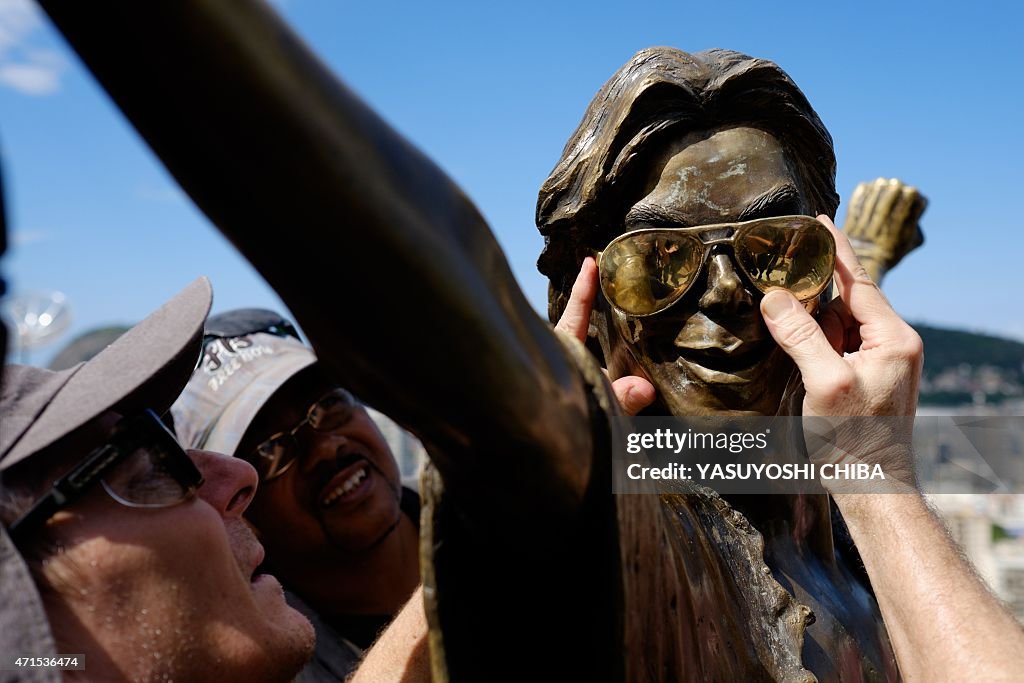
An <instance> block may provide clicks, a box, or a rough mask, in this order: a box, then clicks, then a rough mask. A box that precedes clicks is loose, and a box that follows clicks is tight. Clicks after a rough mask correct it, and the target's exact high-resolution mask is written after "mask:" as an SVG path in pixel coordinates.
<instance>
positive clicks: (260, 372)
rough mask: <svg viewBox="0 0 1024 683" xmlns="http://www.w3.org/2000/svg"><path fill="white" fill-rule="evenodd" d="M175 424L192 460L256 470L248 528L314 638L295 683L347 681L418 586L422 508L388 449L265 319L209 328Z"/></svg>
mask: <svg viewBox="0 0 1024 683" xmlns="http://www.w3.org/2000/svg"><path fill="white" fill-rule="evenodd" d="M172 415H173V417H174V423H175V429H176V430H177V433H178V436H179V438H180V439H181V442H182V443H183V444H185V445H186V446H188V447H192V448H201V449H209V450H215V451H218V452H223V453H228V454H233V455H235V456H236V457H238V458H241V459H243V460H246V461H247V462H250V463H251V464H252V465H253V466H254V467H255V468H256V471H257V472H258V473H259V476H260V485H259V490H258V492H257V493H256V496H255V499H254V501H253V503H252V505H251V506H250V507H249V509H248V511H247V512H246V519H248V520H249V521H250V522H251V523H252V525H253V526H254V528H255V529H256V532H257V534H258V535H259V538H260V541H261V542H262V543H263V545H264V546H265V547H266V549H267V559H266V564H267V566H268V567H270V568H271V569H272V570H273V572H274V573H275V574H276V575H278V576H280V577H281V580H282V582H283V583H284V585H285V587H286V588H287V590H288V593H287V595H288V599H289V602H290V603H291V604H292V605H293V606H295V607H296V608H298V609H299V610H300V611H302V612H303V613H304V614H306V616H307V617H309V618H310V620H311V621H312V622H313V624H314V626H315V627H316V631H317V649H316V654H315V656H314V659H313V661H311V662H310V664H309V665H308V666H307V667H306V669H304V670H303V672H302V673H301V675H300V677H299V680H300V681H318V680H325V681H326V680H340V679H343V678H344V677H345V676H347V675H348V674H349V673H351V672H352V671H353V670H354V669H355V667H356V665H357V664H358V662H359V658H360V657H361V655H362V652H363V650H365V649H366V648H368V647H369V646H370V644H372V642H373V641H374V640H375V639H376V637H377V635H378V634H379V633H380V632H381V631H382V630H383V628H384V627H385V626H386V625H387V624H388V622H389V621H390V620H391V619H392V617H393V616H394V615H395V614H396V613H397V612H398V611H399V609H400V608H401V607H402V605H403V604H405V602H406V601H407V600H408V599H409V596H410V595H411V594H412V592H413V591H414V590H415V588H416V586H417V584H418V583H419V561H418V533H419V531H418V527H419V497H418V496H417V495H416V493H415V492H413V491H411V490H410V489H407V488H403V487H402V485H401V479H400V474H399V468H398V465H397V463H396V462H395V458H394V456H393V455H392V452H391V449H390V448H389V446H388V443H387V441H386V440H385V439H384V437H383V436H382V435H381V433H380V431H379V430H378V429H377V426H376V425H375V423H374V421H373V420H372V418H371V417H370V415H369V414H368V413H367V411H366V409H365V408H364V407H363V406H362V405H360V404H359V403H358V402H357V401H356V400H355V399H354V398H353V397H352V395H351V394H350V393H349V392H348V391H346V390H345V389H344V388H342V387H339V386H338V385H337V383H336V382H335V381H333V380H332V378H331V376H330V375H329V374H328V373H326V372H325V370H324V369H323V368H322V367H321V366H320V365H319V364H318V363H317V361H316V356H315V355H314V354H313V352H312V350H310V349H309V348H308V347H307V346H306V345H305V344H303V343H302V342H301V341H300V340H299V338H298V333H297V332H296V331H295V328H294V327H293V326H292V325H291V323H289V322H288V321H287V320H285V319H284V318H282V317H281V316H280V315H278V314H276V313H274V312H272V311H266V310H261V309H240V310H234V311H229V312H227V313H222V314H220V315H217V316H213V317H211V318H210V319H209V320H208V321H207V325H206V336H205V338H204V344H203V356H202V359H201V361H200V364H199V367H198V368H197V369H196V371H195V373H194V375H193V376H192V379H191V380H189V382H188V384H187V386H186V387H185V390H184V391H183V392H182V395H181V396H180V397H179V399H178V400H177V401H176V402H175V404H174V407H173V409H172Z"/></svg>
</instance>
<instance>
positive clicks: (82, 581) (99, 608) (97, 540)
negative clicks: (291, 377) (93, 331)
mask: <svg viewBox="0 0 1024 683" xmlns="http://www.w3.org/2000/svg"><path fill="white" fill-rule="evenodd" d="M210 301H211V291H210V286H209V283H208V282H207V281H206V280H205V279H200V280H197V281H195V282H193V283H192V284H191V285H189V286H188V287H187V288H186V289H185V290H184V291H182V292H181V293H180V294H179V295H178V296H176V297H175V298H174V299H173V300H171V301H170V302H168V303H167V304H165V305H164V306H163V307H161V308H160V309H159V310H157V311H156V312H155V313H153V314H152V315H151V316H149V317H148V318H147V319H146V320H144V321H143V322H142V323H140V324H139V325H137V326H135V327H134V328H133V329H131V330H130V331H129V332H127V333H126V334H125V335H124V336H122V337H121V338H120V339H118V340H117V341H116V342H115V343H114V344H112V345H111V346H109V347H108V348H107V349H106V350H104V351H103V352H101V353H100V354H99V355H97V356H96V357H95V358H93V359H92V360H90V361H88V362H86V363H83V364H80V365H77V366H75V367H73V368H70V369H68V370H64V371H61V372H51V371H48V370H42V369H39V368H33V367H25V366H8V367H7V368H5V372H4V377H3V383H2V384H3V386H2V396H0V421H2V424H3V429H2V430H0V521H2V522H3V531H0V578H2V579H3V582H2V584H0V590H2V591H3V596H2V602H3V607H4V609H3V626H4V631H5V632H4V634H3V636H2V637H0V645H3V646H4V647H3V652H0V655H2V656H3V657H5V658H7V659H10V661H7V660H5V661H3V662H0V669H6V671H3V673H2V674H0V677H3V679H4V680H8V679H13V680H31V679H32V678H33V677H36V680H46V678H45V677H46V676H52V670H50V671H49V672H48V673H47V672H46V671H44V670H43V669H39V668H34V666H33V663H34V662H36V661H37V660H33V659H31V658H33V657H51V658H52V657H53V656H54V655H57V654H67V655H78V658H76V660H77V664H76V665H73V666H77V668H79V669H83V668H84V671H85V674H84V675H85V677H87V678H89V679H92V680H125V679H130V680H211V679H219V680H223V681H228V680H268V681H273V680H288V679H290V678H291V677H292V676H294V675H295V673H296V672H298V671H299V669H300V668H301V667H302V665H303V664H304V662H305V661H306V660H307V659H308V657H309V656H310V654H311V652H312V647H313V631H312V628H311V625H310V624H309V622H308V621H307V620H306V619H305V618H304V617H303V616H302V615H301V614H300V613H298V612H297V611H295V610H294V609H292V608H291V607H289V606H288V605H287V604H286V602H285V600H284V597H283V594H282V591H281V587H280V584H278V582H277V581H276V579H274V578H273V577H272V576H270V575H267V574H261V573H259V572H258V571H257V567H258V566H259V565H260V564H262V561H263V548H262V547H261V546H260V544H259V542H258V541H257V540H256V538H255V537H254V536H253V534H252V532H251V531H250V530H249V529H248V527H247V526H246V524H245V523H244V522H243V521H242V513H243V512H244V511H245V509H246V508H247V507H248V505H249V503H250V502H251V500H252V496H253V493H254V491H255V488H256V484H257V477H256V473H255V472H254V471H253V469H252V467H250V466H249V465H247V464H246V463H244V462H242V461H240V460H237V459H233V458H225V457H223V456H219V455H217V454H214V453H209V452H202V451H191V452H189V453H188V454H186V452H185V451H184V450H183V449H182V448H181V446H179V445H178V443H177V441H176V440H175V439H174V437H173V435H172V434H171V433H170V432H168V431H167V430H166V428H165V427H164V426H163V424H162V422H161V421H160V419H159V415H160V414H162V413H163V412H165V411H166V410H167V408H168V407H169V405H170V404H171V402H172V401H173V400H174V398H175V397H176V396H177V395H178V393H179V391H180V390H181V388H182V386H183V385H184V384H185V382H186V380H187V379H188V377H189V375H190V374H191V371H192V368H193V366H194V364H195V359H196V357H197V355H198V349H199V342H200V338H201V335H202V328H203V322H204V320H205V318H206V314H207V312H208V311H209V306H210ZM8 536H9V538H8ZM11 541H13V543H11ZM40 608H43V609H45V617H44V616H43V615H42V614H40V611H41V610H40ZM15 629H16V631H17V632H16V633H15V632H14V631H13V630H15ZM51 633H52V637H51ZM12 647H16V648H19V649H18V650H17V651H8V650H9V649H10V648H12ZM17 658H21V659H20V661H21V664H20V667H21V668H19V664H18V662H17V661H16V659H17Z"/></svg>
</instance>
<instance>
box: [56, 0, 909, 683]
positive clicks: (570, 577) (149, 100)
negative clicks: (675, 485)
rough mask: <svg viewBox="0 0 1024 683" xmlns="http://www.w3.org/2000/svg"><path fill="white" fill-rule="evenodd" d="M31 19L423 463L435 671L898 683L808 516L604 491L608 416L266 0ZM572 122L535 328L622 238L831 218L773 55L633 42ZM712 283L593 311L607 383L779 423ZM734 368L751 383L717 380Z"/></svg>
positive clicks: (734, 293)
mask: <svg viewBox="0 0 1024 683" xmlns="http://www.w3.org/2000/svg"><path fill="white" fill-rule="evenodd" d="M42 4H43V6H44V8H45V9H46V11H47V12H48V13H49V15H50V16H51V18H52V19H53V20H54V22H55V23H56V24H57V26H58V27H59V28H60V29H61V30H62V32H63V33H64V34H65V36H66V37H67V38H68V40H69V42H70V43H71V45H72V46H73V47H74V48H75V50H77V51H78V53H79V54H80V55H81V56H82V58H83V60H84V61H85V62H86V64H87V65H88V66H89V68H90V69H91V70H92V71H93V73H94V74H96V76H97V78H98V79H99V80H100V82H101V83H102V84H103V86H104V87H105V88H106V89H107V91H108V92H109V93H110V94H111V96H112V97H113V99H114V101H115V102H116V103H117V104H118V106H119V107H120V108H121V109H122V111H123V112H124V113H125V115H126V116H127V117H128V119H129V120H130V121H131V122H132V123H133V124H134V125H135V126H136V128H137V129H138V130H139V131H140V133H141V134H142V135H143V137H144V138H145V139H146V141H147V142H148V143H149V144H150V145H151V146H152V147H153V149H154V150H155V151H156V153H157V154H158V155H159V156H160V158H161V159H162V160H163V162H164V163H165V164H166V165H167V167H168V168H169V169H170V171H171V172H172V173H173V174H174V175H175V177H176V178H177V179H178V181H179V182H180V183H181V185H182V187H183V188H184V189H185V190H186V191H187V192H188V193H189V195H190V196H191V197H192V198H193V200H194V201H195V202H196V204H197V205H198V206H199V207H200V208H201V209H202V210H203V211H204V212H205V213H206V214H207V216H209V217H210V219H211V220H212V221H213V222H214V223H215V224H216V225H217V226H218V228H219V229H220V230H222V231H223V232H224V233H225V235H227V236H228V237H229V239H231V240H232V242H234V244H235V245H236V246H237V247H238V248H239V249H240V250H241V251H242V253H243V254H245V255H246V257H247V258H249V260H250V261H251V262H252V263H253V264H254V265H255V266H256V267H257V268H258V269H259V270H260V272H261V273H262V274H263V275H264V276H265V277H266V278H267V280H268V281H269V282H270V283H271V285H273V286H274V288H275V289H276V290H277V292H278V293H279V294H280V295H281V297H282V298H283V299H284V301H285V302H286V303H287V304H288V306H289V308H290V309H291V311H292V312H293V313H294V315H295V317H296V318H297V320H298V321H299V322H300V324H301V325H302V327H303V328H304V330H305V331H306V332H307V334H308V335H309V337H310V340H311V341H312V343H313V345H314V346H315V347H316V349H317V352H318V355H319V357H320V358H321V360H322V361H323V362H325V363H326V364H328V365H329V366H330V367H332V368H333V369H334V370H335V371H336V372H337V374H338V376H339V378H340V379H341V380H342V381H343V382H344V383H345V384H346V385H347V386H350V387H352V389H353V390H354V391H355V392H356V393H357V394H358V395H360V396H363V397H365V398H366V399H367V400H369V401H370V402H371V403H373V404H374V405H376V406H377V407H379V408H380V409H382V410H383V411H385V412H387V413H388V414H390V415H392V416H394V417H395V418H396V419H398V420H399V421H400V422H402V423H403V424H404V425H405V426H407V427H409V428H411V429H412V430H413V431H414V432H416V434H417V435H418V436H419V437H420V438H421V440H422V441H423V442H424V444H425V445H426V446H427V448H428V450H429V452H430V454H431V457H432V461H433V464H434V467H435V470H434V471H433V473H432V474H431V475H430V476H429V477H428V478H427V480H426V481H425V483H424V486H425V489H426V491H425V493H426V494H427V496H426V503H427V506H426V508H425V511H424V515H425V517H424V528H425V530H426V533H425V537H424V541H423V548H424V553H425V560H426V561H425V562H424V566H425V567H426V569H425V574H424V583H425V591H424V593H425V598H426V600H427V603H428V614H429V618H430V622H431V654H432V664H433V667H434V676H435V679H437V680H439V681H442V680H459V681H477V680H505V679H509V680H512V679H516V680H532V679H535V678H542V679H546V680H635V681H647V680H656V681H661V680H665V681H671V680H761V679H766V680H786V681H809V680H814V678H815V676H817V677H818V678H820V679H823V680H840V679H841V680H858V679H867V680H885V679H893V678H895V677H896V676H897V672H896V668H895V662H894V660H893V657H892V652H891V648H890V646H889V644H888V641H887V638H886V635H885V631H884V628H883V627H882V625H881V621H880V619H879V617H878V611H877V606H876V605H875V602H874V600H873V598H872V596H871V594H870V591H869V589H868V587H867V583H866V579H865V578H864V577H863V575H862V574H861V573H860V572H858V570H857V566H856V562H855V560H854V559H852V556H853V552H854V551H853V550H852V548H850V547H849V545H848V543H847V542H846V541H844V539H843V537H842V530H841V527H839V532H838V538H836V534H835V533H834V532H833V529H832V519H831V518H832V514H831V510H830V507H829V501H828V499H827V498H826V497H824V496H761V497H748V498H747V499H744V500H742V501H733V502H732V503H730V502H729V501H726V500H724V499H722V498H721V497H719V496H717V495H716V494H714V493H713V492H711V491H709V490H706V489H696V488H694V489H692V490H686V491H682V492H681V493H680V494H678V495H673V496H666V497H664V498H658V497H654V496H624V497H620V498H615V497H613V496H611V495H609V493H610V490H611V489H610V486H611V483H610V482H611V470H610V468H611V464H610V457H609V438H610V436H609V431H608V429H609V428H608V425H609V419H610V418H611V416H613V415H615V414H616V410H617V409H616V405H615V403H614V399H613V398H612V397H611V394H610V391H609V390H608V387H607V381H606V380H605V378H604V377H603V375H602V374H601V371H600V367H599V365H598V364H597V362H596V361H595V360H594V359H593V357H592V356H590V355H589V354H587V353H586V352H585V350H584V349H583V348H582V346H580V345H579V344H578V343H574V342H573V341H571V340H563V341H562V342H561V343H560V342H559V340H558V339H556V337H555V336H554V335H553V334H552V333H551V331H550V329H549V328H548V327H547V325H546V324H545V323H544V322H543V321H542V320H541V319H540V318H539V317H538V316H536V314H535V313H534V312H533V311H532V310H531V309H530V307H529V305H528V303H527V302H526V300H525V299H524V297H523V296H522V294H521V292H520V291H519V289H518V287H517V286H516V284H515V282H514V280H513V278H512V276H511V273H510V271H509V269H508V266H507V264H506V263H505V260H504V258H503V256H502V254H501V251H500V249H499V248H498V246H497V243H496V242H495V240H494V239H493V237H492V235H491V234H490V232H489V231H488V229H487V227H486V225H485V223H484V221H483V219H482V218H481V217H480V215H479V213H478V212H477V211H476V209H475V208H474V207H473V206H472V204H471V203H470V202H469V201H468V200H467V199H466V198H465V197H464V196H463V195H462V193H461V192H460V191H459V190H458V188H456V187H455V186H454V185H453V184H452V183H451V182H450V181H449V180H448V179H447V178H446V177H445V176H444V175H443V173H442V172H441V171H440V170H439V169H438V168H437V167H436V166H434V165H433V164H432V163H431V162H430V161H429V160H428V159H426V158H425V157H424V156H423V155H422V154H420V153H419V152H417V151H416V150H415V149H414V148H412V147H411V146H410V145H409V144H408V143H407V142H405V141H404V140H403V139H402V138H401V137H400V136H398V135H397V134H396V133H395V132H394V131H392V130H391V129H390V128H389V127H388V126H387V125H386V124H385V123H384V122H383V121H382V120H381V119H380V118H379V117H377V116H376V115H375V114H374V113H373V112H372V111H371V110H369V109H368V108H367V107H366V106H365V105H364V104H362V103H361V102H360V101H359V100H358V99H357V98H356V97H355V96H353V95H352V94H351V93H350V92H349V91H348V90H346V89H345V88H344V86H342V85H341V84H340V83H338V82H337V81H336V80H335V79H334V78H333V77H332V76H331V74H330V73H329V72H327V71H326V70H325V68H324V66H323V65H322V63H320V62H319V61H318V60H317V59H316V58H315V57H314V56H313V55H312V54H310V53H309V52H308V50H307V49H306V48H305V47H304V46H303V45H302V43H301V42H300V41H299V40H298V39H297V38H296V37H295V36H294V35H293V34H292V33H291V32H290V31H289V30H288V29H287V28H286V27H284V26H282V25H281V23H280V21H279V20H278V19H277V17H276V16H275V15H274V14H273V13H272V11H271V10H269V9H268V8H267V7H266V6H264V5H263V4H260V3H255V2H237V3H232V4H231V5H230V6H228V5H226V4H225V3H224V2H223V1H222V0H152V1H150V2H146V3H114V2H100V3H99V4H98V5H97V4H96V3H89V4H88V6H86V4H84V3H78V2H75V1H74V0H43V2H42ZM97 16H102V17H103V20H102V21H97V20H96V17H97ZM631 79H632V80H631ZM716 88H717V90H716ZM588 121H591V122H592V124H591V123H588ZM588 127H590V128H593V132H594V136H595V138H600V140H597V141H596V140H595V139H592V138H591V133H590V132H589V131H590V128H588ZM580 130H581V132H580V133H579V134H578V135H577V136H575V137H574V139H573V141H570V144H569V145H568V146H567V149H566V154H565V157H564V159H563V162H562V163H560V164H559V166H558V167H557V168H556V170H555V173H553V175H552V178H551V179H550V180H549V181H548V183H546V184H545V188H544V190H543V192H542V199H541V202H540V206H539V211H538V215H539V217H540V223H541V225H542V228H543V229H544V230H546V231H547V234H548V236H549V238H550V241H549V244H548V248H547V250H546V252H545V256H544V257H543V259H542V267H543V268H544V270H545V272H546V273H547V274H548V275H549V276H550V277H552V279H553V287H554V290H553V307H554V309H555V310H557V308H558V306H560V305H562V304H563V303H564V288H565V285H566V283H567V282H571V278H572V276H573V275H574V273H575V269H576V268H577V266H578V263H579V260H580V259H581V258H582V256H583V255H585V254H587V253H589V250H593V249H596V250H600V249H601V248H603V247H604V246H605V245H606V244H607V242H608V240H610V239H611V238H612V237H614V236H615V235H616V234H618V233H619V232H621V231H622V230H623V228H624V226H627V225H637V224H639V221H642V220H652V219H654V218H656V219H658V220H670V221H673V222H675V223H678V224H681V225H698V224H702V223H709V222H710V223H722V222H734V221H739V220H743V219H745V218H755V217H758V216H771V215H778V214H779V213H803V214H808V213H810V214H814V213H816V212H824V213H828V214H830V215H831V214H833V213H834V211H835V207H836V204H837V197H836V195H835V191H834V188H833V182H834V179H833V176H834V157H833V152H832V148H831V140H830V138H829V136H828V133H827V132H826V131H825V129H824V126H822V125H821V123H820V121H818V119H817V116H816V115H815V114H814V113H813V111H812V110H811V109H810V106H809V105H808V104H807V102H806V100H805V98H804V96H803V95H802V94H801V93H800V91H799V90H798V89H797V88H796V86H795V85H794V84H793V83H792V82H791V81H790V79H789V78H788V77H787V76H786V75H785V74H784V73H783V72H782V71H781V70H780V69H778V67H776V66H775V65H774V64H772V63H770V62H766V61H763V60H754V59H751V58H749V57H745V56H743V55H739V54H736V53H731V52H725V51H712V52H709V53H704V54H702V55H687V54H685V53H682V52H678V51H675V50H668V49H657V50H649V51H644V52H642V53H640V54H639V55H638V56H637V57H635V58H634V59H633V60H631V61H630V63H629V64H627V66H626V67H624V70H623V71H620V73H619V74H618V75H617V76H616V77H615V78H613V80H612V81H611V82H610V84H609V86H606V87H605V88H604V89H603V90H602V91H601V93H600V94H599V96H598V99H597V100H596V101H595V103H594V104H592V106H591V109H590V111H589V112H588V117H587V118H586V119H585V120H584V124H583V125H582V126H581V129H580ZM595 141H596V142H599V144H600V145H604V146H605V147H604V148H602V149H603V151H602V149H598V148H597V147H594V146H593V145H591V143H593V142H595ZM691 171H699V172H700V173H702V174H707V175H706V176H705V179H706V180H707V185H706V186H704V185H702V186H701V187H697V186H692V187H691V186H690V185H687V184H686V182H685V181H687V179H688V178H691V177H692V176H691V175H688V174H690V173H691ZM677 182H678V184H677ZM707 264H708V265H707V268H706V271H707V277H706V280H704V281H703V282H701V283H698V284H699V285H700V286H699V287H698V289H699V292H698V290H694V291H693V292H692V293H691V294H688V296H687V297H684V299H683V300H681V301H679V302H678V303H677V305H676V309H673V310H672V311H671V312H668V311H666V313H665V314H664V315H665V317H664V319H663V320H655V319H653V318H650V319H645V322H644V323H643V325H642V326H641V325H638V324H636V323H635V321H629V320H620V319H618V318H617V317H616V316H615V314H614V313H613V312H610V311H609V310H607V309H606V308H605V309H600V308H599V309H598V312H597V314H596V315H595V328H596V332H597V338H598V340H599V342H600V344H599V346H600V350H601V352H602V353H603V354H604V358H605V360H606V361H607V363H608V366H609V368H610V369H611V370H612V373H613V374H621V373H624V372H629V371H634V370H642V371H645V372H647V373H648V374H649V375H650V376H651V377H652V379H653V380H654V381H655V383H656V384H657V385H658V388H659V389H660V391H661V402H660V404H659V406H658V407H659V408H660V409H662V410H665V411H668V412H672V413H678V414H686V413H689V412H692V411H694V410H703V411H713V412H720V411H742V412H750V411H754V412H759V413H762V414H776V413H777V412H780V411H781V412H790V411H791V409H790V407H789V406H791V405H796V404H795V403H794V402H793V401H795V400H796V396H797V390H798V387H799V381H798V378H797V376H796V375H795V372H794V370H793V368H792V366H791V365H790V364H789V362H788V360H786V359H785V357H784V355H783V354H782V353H781V352H779V351H777V350H775V349H774V348H773V346H772V345H771V344H769V343H768V342H767V341H766V340H767V338H766V336H765V335H764V334H763V331H762V330H761V329H760V326H759V321H758V319H757V314H756V311H757V307H756V305H754V303H753V302H754V300H755V295H754V294H753V293H752V292H750V291H748V288H747V287H746V286H745V285H744V283H742V282H741V281H739V280H738V279H737V278H736V273H735V272H734V269H733V268H732V264H731V263H730V256H729V252H728V251H727V250H726V251H721V252H720V251H715V252H713V253H712V254H710V256H709V258H708V261H707ZM698 294H699V296H698ZM808 305H809V306H813V305H814V303H813V302H809V303H808ZM662 322H664V324H662ZM701 335H704V336H705V337H706V339H707V340H708V341H707V343H706V344H705V345H703V346H702V345H701V342H699V341H698V339H699V338H701ZM677 339H678V340H679V345H678V346H676V340H677ZM672 349H681V351H680V352H679V353H680V354H681V355H686V356H687V358H686V362H685V363H676V361H675V359H674V358H672V357H671V355H670V354H671V353H672ZM744 373H747V374H748V375H749V378H754V377H756V378H758V379H757V386H756V387H755V386H754V383H753V382H752V381H750V380H749V379H748V381H746V383H745V384H744V383H735V382H731V381H729V380H727V378H726V375H730V374H732V375H735V376H739V375H743V374H744ZM741 384H742V385H743V386H740V385H741ZM812 614H813V616H812ZM539 662H543V665H542V666H543V669H542V670H541V671H539V672H538V671H537V667H538V663H539Z"/></svg>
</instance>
